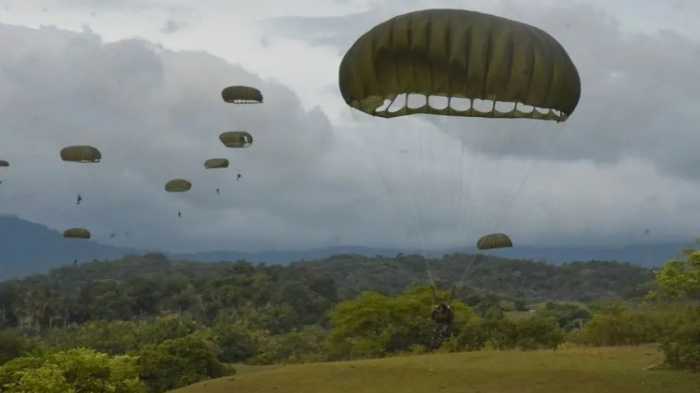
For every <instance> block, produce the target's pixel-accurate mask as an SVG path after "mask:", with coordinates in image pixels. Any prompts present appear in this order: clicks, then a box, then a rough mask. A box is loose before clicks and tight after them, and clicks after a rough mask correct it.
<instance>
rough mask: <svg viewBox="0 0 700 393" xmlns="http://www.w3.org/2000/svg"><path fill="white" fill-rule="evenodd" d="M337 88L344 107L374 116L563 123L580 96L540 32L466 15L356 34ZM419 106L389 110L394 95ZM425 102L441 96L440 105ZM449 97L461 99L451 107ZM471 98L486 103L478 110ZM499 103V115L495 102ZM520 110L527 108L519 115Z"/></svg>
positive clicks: (411, 20) (416, 15)
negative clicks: (486, 107) (413, 97)
mask: <svg viewBox="0 0 700 393" xmlns="http://www.w3.org/2000/svg"><path fill="white" fill-rule="evenodd" d="M339 84H340V91H341V93H342V95H343V98H344V99H345V102H346V103H347V104H348V105H350V106H351V107H353V108H355V109H358V110H360V111H363V112H366V113H368V114H370V115H373V116H379V117H396V116H403V115H410V114H417V113H427V114H437V115H450V116H469V117H485V118H530V119H542V120H556V121H565V120H566V119H567V118H568V117H569V116H570V115H571V114H572V113H573V111H574V109H575V108H576V105H577V104H578V101H579V97H580V95H581V81H580V78H579V74H578V71H577V70H576V66H575V65H574V63H573V62H572V60H571V59H570V58H569V55H568V54H567V52H566V50H565V49H564V48H563V47H562V45H561V44H559V42H557V40H556V39H554V38H553V37H552V36H551V35H549V34H548V33H546V32H545V31H543V30H541V29H539V28H537V27H534V26H530V25H527V24H525V23H521V22H516V21H513V20H509V19H505V18H501V17H497V16H493V15H488V14H482V13H479V12H473V11H467V10H448V9H431V10H423V11H416V12H411V13H408V14H404V15H399V16H396V17H394V18H392V19H390V20H388V21H386V22H384V23H381V24H379V25H377V26H375V27H374V28H372V29H371V30H370V31H369V32H367V33H365V34H364V35H363V36H362V37H360V38H359V39H358V40H357V41H356V42H355V43H354V44H353V45H352V47H351V48H350V49H349V50H348V51H347V53H346V54H345V56H344V57H343V60H342V62H341V64H340V71H339ZM404 94H405V95H406V97H407V96H408V95H409V94H410V95H422V96H424V97H425V98H424V102H422V103H421V104H420V105H418V106H415V105H413V106H409V100H408V98H406V103H405V104H404V106H403V107H402V108H400V109H397V110H393V111H392V110H391V108H392V107H393V105H392V104H393V103H394V101H395V100H396V99H397V97H399V96H401V95H404ZM430 97H445V98H447V104H446V106H445V107H444V108H438V107H434V106H431V105H430V102H429V101H430V100H429V98H430ZM455 98H457V99H466V100H468V105H459V107H457V106H458V105H456V102H455V100H454V99H455ZM474 100H488V101H491V104H492V106H491V109H490V110H488V111H483V110H479V109H477V108H475V107H474ZM497 102H498V103H506V104H508V105H512V109H511V106H507V108H506V110H499V109H497V108H496V103H497ZM521 106H526V107H531V110H522V109H523V108H520V107H521Z"/></svg>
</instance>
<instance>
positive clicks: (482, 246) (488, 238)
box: [476, 233, 513, 250]
mask: <svg viewBox="0 0 700 393" xmlns="http://www.w3.org/2000/svg"><path fill="white" fill-rule="evenodd" d="M508 247H513V242H512V241H511V240H510V237H508V235H506V234H505V233H492V234H489V235H485V236H482V237H481V238H480V239H479V241H478V242H477V243H476V248H478V249H479V250H492V249H495V248H508Z"/></svg>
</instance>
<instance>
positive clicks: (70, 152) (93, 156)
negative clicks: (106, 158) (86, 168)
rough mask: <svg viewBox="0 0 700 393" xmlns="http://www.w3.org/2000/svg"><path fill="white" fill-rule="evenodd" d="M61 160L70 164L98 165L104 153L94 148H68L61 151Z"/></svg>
mask: <svg viewBox="0 0 700 393" xmlns="http://www.w3.org/2000/svg"><path fill="white" fill-rule="evenodd" d="M61 159H62V160H63V161H69V162H80V163H97V162H100V160H101V159H102V153H100V151H99V150H97V148H95V147H92V146H87V145H81V146H68V147H64V148H63V149H61Z"/></svg>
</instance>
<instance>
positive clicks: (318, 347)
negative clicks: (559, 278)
mask: <svg viewBox="0 0 700 393" xmlns="http://www.w3.org/2000/svg"><path fill="white" fill-rule="evenodd" d="M325 338H326V332H324V331H323V330H322V329H320V328H318V327H306V328H304V329H302V330H299V331H293V332H289V333H286V334H281V335H276V336H271V337H269V338H268V339H267V340H265V341H264V342H261V343H260V347H259V352H258V354H257V355H256V356H255V357H254V358H253V359H252V362H253V363H256V364H272V363H285V362H289V363H303V362H310V361H323V360H325V356H324V348H323V343H324V341H325Z"/></svg>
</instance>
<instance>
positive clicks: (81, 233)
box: [63, 228, 90, 239]
mask: <svg viewBox="0 0 700 393" xmlns="http://www.w3.org/2000/svg"><path fill="white" fill-rule="evenodd" d="M63 237H65V238H67V239H89V238H90V231H88V230H87V229H85V228H71V229H67V230H66V231H65V232H63Z"/></svg>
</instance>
